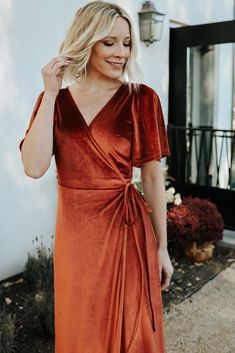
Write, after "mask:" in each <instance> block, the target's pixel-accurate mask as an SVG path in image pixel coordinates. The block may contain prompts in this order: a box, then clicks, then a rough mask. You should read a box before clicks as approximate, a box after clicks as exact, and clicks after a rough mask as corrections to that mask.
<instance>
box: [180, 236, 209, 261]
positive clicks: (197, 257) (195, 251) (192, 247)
mask: <svg viewBox="0 0 235 353" xmlns="http://www.w3.org/2000/svg"><path fill="white" fill-rule="evenodd" d="M214 248H215V245H214V243H213V241H205V242H204V243H202V244H198V243H197V242H195V241H194V242H190V243H187V244H185V245H184V250H185V254H186V256H187V258H188V259H190V260H191V261H193V262H203V261H205V260H207V259H209V258H210V257H212V256H213V250H214Z"/></svg>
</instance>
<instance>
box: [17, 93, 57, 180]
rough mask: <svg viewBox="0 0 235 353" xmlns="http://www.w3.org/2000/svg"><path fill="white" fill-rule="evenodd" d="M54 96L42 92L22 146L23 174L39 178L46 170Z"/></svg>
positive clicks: (48, 160) (50, 142)
mask: <svg viewBox="0 0 235 353" xmlns="http://www.w3.org/2000/svg"><path fill="white" fill-rule="evenodd" d="M55 100H56V96H53V95H51V94H48V93H47V92H44V94H43V97H42V101H41V104H40V107H39V109H38V112H37V114H36V116H35V118H34V122H33V125H32V126H31V128H30V130H29V131H28V133H27V135H26V137H25V140H24V142H23V144H22V148H21V155H22V162H23V165H24V172H25V174H26V175H28V176H30V177H32V178H39V177H41V176H42V175H43V174H44V173H45V172H46V170H47V169H48V167H49V165H50V161H51V157H52V149H53V117H54V106H55Z"/></svg>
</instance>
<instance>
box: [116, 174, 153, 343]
mask: <svg viewBox="0 0 235 353" xmlns="http://www.w3.org/2000/svg"><path fill="white" fill-rule="evenodd" d="M137 204H139V205H140V206H139V207H141V206H142V207H143V208H144V209H145V210H146V212H147V213H151V212H152V209H151V208H150V206H149V205H148V203H147V202H146V201H145V199H144V198H143V196H142V195H141V193H140V192H139V191H138V190H137V189H136V187H135V185H134V184H133V183H131V182H130V181H128V182H126V184H125V187H124V208H123V215H124V221H125V223H126V225H127V226H132V229H133V234H134V238H135V243H136V247H137V252H138V255H139V261H140V264H141V298H140V306H139V310H138V314H137V318H136V324H135V330H134V334H133V338H134V337H135V336H136V335H137V332H138V329H139V325H140V323H141V314H142V308H143V305H144V303H143V299H144V284H145V283H144V279H145V266H144V262H143V258H142V251H141V249H140V245H139V242H138V234H137V230H136V227H135V222H136V221H137V217H138V213H137ZM150 222H151V221H150ZM145 225H146V223H145V222H144V226H145ZM150 227H152V225H151V224H150ZM127 228H128V227H127ZM148 229H149V228H148ZM151 232H152V229H151ZM144 235H145V243H146V259H147V294H148V300H149V306H150V311H151V314H152V327H153V331H155V330H156V319H155V315H156V313H155V312H154V310H153V305H152V301H153V298H154V293H153V292H152V287H151V283H150V282H151V277H152V276H151V274H152V273H153V271H158V268H155V266H153V264H154V262H153V260H152V259H151V258H150V252H151V253H152V249H151V245H150V243H149V237H150V236H151V234H147V230H146V227H144Z"/></svg>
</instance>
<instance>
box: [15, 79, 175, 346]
mask: <svg viewBox="0 0 235 353" xmlns="http://www.w3.org/2000/svg"><path fill="white" fill-rule="evenodd" d="M43 93H44V91H42V92H41V93H40V95H39V97H38V99H37V101H36V103H35V107H34V109H33V113H32V116H31V119H30V123H29V127H28V129H27V130H26V133H25V135H26V134H27V132H28V131H29V129H30V127H31V125H32V123H33V120H34V118H35V115H36V113H37V110H38V108H39V106H40V102H41V100H42V97H43ZM23 141H24V139H23V140H21V142H20V146H19V147H20V148H21V146H22V143H23ZM53 155H54V157H55V162H56V168H57V181H58V205H57V216H56V225H55V243H54V289H55V297H54V299H55V353H165V346H164V324H163V307H162V297H161V287H160V278H159V269H158V253H157V240H156V237H155V234H154V230H153V227H152V223H151V220H150V216H149V215H150V212H151V211H152V210H151V208H150V206H149V205H148V204H147V202H146V200H145V198H144V196H142V194H141V193H140V192H139V191H138V190H137V189H136V187H135V186H134V184H133V182H132V172H133V170H132V167H133V166H135V167H140V166H141V165H142V164H144V163H145V162H148V161H151V160H160V159H161V158H162V157H165V156H168V155H170V151H169V145H168V140H167V133H166V128H165V124H164V118H163V114H162V108H161V103H160V100H159V97H158V95H157V93H156V92H155V91H154V90H153V89H152V88H150V87H149V86H147V85H145V84H141V85H140V92H139V93H136V92H133V91H132V92H129V91H128V87H127V85H126V84H122V86H121V87H120V88H119V89H118V90H117V91H116V93H115V94H114V95H113V96H112V98H111V99H110V100H109V101H108V103H107V104H106V105H105V106H104V107H103V108H102V109H101V110H100V112H99V113H98V114H97V115H96V116H95V117H94V119H93V120H92V122H91V123H90V125H89V126H88V125H87V123H86V121H85V119H84V117H83V116H82V115H81V113H80V111H79V108H78V107H77V105H76V103H75V101H74V99H73V97H72V95H71V93H70V91H69V89H68V86H67V87H66V88H61V89H60V91H59V94H58V96H57V98H56V103H55V109H54V124H53Z"/></svg>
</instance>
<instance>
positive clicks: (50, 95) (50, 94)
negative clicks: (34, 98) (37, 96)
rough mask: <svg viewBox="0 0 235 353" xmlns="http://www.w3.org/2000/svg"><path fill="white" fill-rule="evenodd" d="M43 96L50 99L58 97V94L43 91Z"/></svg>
mask: <svg viewBox="0 0 235 353" xmlns="http://www.w3.org/2000/svg"><path fill="white" fill-rule="evenodd" d="M44 95H45V96H48V97H51V98H56V97H57V95H58V93H57V94H56V93H53V92H51V91H47V90H45V91H44Z"/></svg>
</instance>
